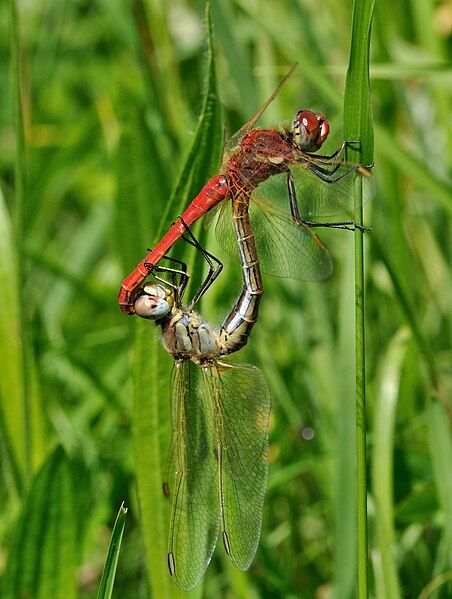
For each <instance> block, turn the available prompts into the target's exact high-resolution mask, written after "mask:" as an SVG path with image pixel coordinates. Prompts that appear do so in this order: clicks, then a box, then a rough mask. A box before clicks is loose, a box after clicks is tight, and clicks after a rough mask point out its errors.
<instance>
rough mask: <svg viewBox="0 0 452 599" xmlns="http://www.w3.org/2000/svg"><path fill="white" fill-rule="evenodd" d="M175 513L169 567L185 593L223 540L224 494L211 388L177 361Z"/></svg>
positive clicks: (190, 365)
mask: <svg viewBox="0 0 452 599" xmlns="http://www.w3.org/2000/svg"><path fill="white" fill-rule="evenodd" d="M171 403H172V428H173V433H172V434H173V441H172V443H173V451H172V454H171V455H172V470H173V473H172V475H170V478H171V479H172V484H171V487H172V514H171V523H170V532H169V539H168V565H169V567H170V571H171V572H172V574H173V577H174V579H175V582H176V583H177V585H178V586H179V587H181V588H182V589H183V590H185V591H189V590H190V589H193V588H194V587H195V586H196V585H197V584H198V582H199V581H200V579H201V578H202V576H203V574H204V572H205V570H206V568H207V566H208V564H209V562H210V559H211V557H212V553H213V551H214V549H215V545H216V542H217V538H218V533H219V526H220V508H219V491H218V485H217V484H216V474H217V470H218V468H217V459H216V445H215V433H214V430H213V426H212V422H213V413H212V401H211V398H210V389H209V388H206V380H205V377H204V375H203V372H202V369H201V368H200V367H199V366H196V365H194V364H193V363H192V362H189V361H185V362H182V363H177V364H176V365H175V370H174V374H173V381H172V401H171Z"/></svg>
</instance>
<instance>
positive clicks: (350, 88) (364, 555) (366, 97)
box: [344, 0, 374, 599]
mask: <svg viewBox="0 0 452 599" xmlns="http://www.w3.org/2000/svg"><path fill="white" fill-rule="evenodd" d="M373 7H374V2H373V0H355V2H354V4H353V20H352V35H351V45H350V59H349V66H348V70H347V79H346V85H345V99H344V129H345V136H346V139H348V140H359V141H360V142H361V143H360V148H359V150H357V152H356V151H355V152H353V154H355V156H354V158H355V159H358V160H359V162H361V164H371V162H372V156H373V140H374V134H373V123H372V110H371V103H370V80H369V48H370V28H371V23H372V14H373ZM350 153H351V152H350ZM356 153H357V154H358V155H356ZM362 193H363V192H362V179H361V178H360V177H357V178H356V184H355V197H354V208H355V222H356V223H357V224H358V225H361V226H362V224H363V196H362ZM355 361H356V363H355V369H356V373H355V377H356V378H355V380H356V388H355V389H356V390H355V394H356V468H357V475H356V484H357V506H356V511H357V525H358V532H357V543H358V589H357V590H358V593H357V594H358V598H359V599H364V598H367V597H368V594H369V582H368V546H367V545H368V544H367V538H368V533H367V451H366V360H365V304H364V244H363V233H362V230H360V229H356V231H355Z"/></svg>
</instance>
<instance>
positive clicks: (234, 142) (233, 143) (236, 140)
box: [224, 64, 296, 156]
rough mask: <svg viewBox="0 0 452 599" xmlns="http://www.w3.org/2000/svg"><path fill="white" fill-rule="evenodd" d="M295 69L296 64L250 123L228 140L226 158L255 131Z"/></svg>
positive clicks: (225, 151)
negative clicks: (252, 130)
mask: <svg viewBox="0 0 452 599" xmlns="http://www.w3.org/2000/svg"><path fill="white" fill-rule="evenodd" d="M295 68H296V65H295V64H294V65H292V66H291V67H290V69H289V71H288V73H287V74H286V75H284V77H283V78H282V79H281V81H280V82H279V83H278V86H277V87H276V89H275V91H274V92H273V93H272V95H271V96H270V97H269V98H268V100H266V101H265V102H264V103H263V104H262V106H261V107H260V108H259V110H258V111H257V112H256V113H255V114H254V115H253V116H252V117H251V118H250V119H249V121H247V122H246V123H245V124H244V125H243V127H241V128H240V129H239V130H238V131H237V132H236V133H234V134H233V135H232V136H231V137H230V138H229V139H228V140H227V142H226V145H225V150H224V154H225V156H229V155H230V154H231V153H232V151H233V150H234V148H236V147H237V146H238V145H239V144H240V142H241V141H242V139H243V137H244V136H245V135H246V134H247V133H248V132H249V131H251V129H254V126H255V125H256V123H257V121H258V120H259V119H260V118H261V116H262V115H263V114H264V112H265V111H266V110H267V108H268V107H269V106H270V104H271V103H272V102H273V100H274V99H275V98H276V96H277V95H278V94H279V92H280V91H281V89H282V87H283V86H284V84H285V83H286V81H287V80H288V79H289V77H290V76H291V75H292V73H293V72H294V70H295Z"/></svg>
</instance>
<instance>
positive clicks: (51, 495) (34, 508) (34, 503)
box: [1, 447, 86, 599]
mask: <svg viewBox="0 0 452 599" xmlns="http://www.w3.org/2000/svg"><path fill="white" fill-rule="evenodd" d="M85 482H86V480H85V476H84V473H83V466H80V465H78V464H76V463H73V462H71V461H70V460H69V459H68V458H67V456H66V454H65V453H64V450H63V449H62V448H61V447H58V448H57V449H56V450H55V451H53V452H52V453H51V454H50V455H49V457H48V458H47V460H46V461H45V462H44V464H43V466H42V468H41V470H40V471H39V472H38V473H37V474H36V477H35V478H34V480H33V482H32V485H31V487H30V490H29V492H28V495H27V498H26V500H25V503H24V505H23V507H22V509H21V513H20V516H19V518H18V520H17V523H16V526H15V529H14V534H13V537H12V540H11V543H10V545H9V551H8V562H7V564H6V568H5V572H4V574H3V579H2V586H1V596H2V597H4V598H5V599H15V598H16V597H37V598H41V597H42V598H44V597H55V599H59V598H61V599H62V598H63V597H66V598H68V599H70V598H72V597H76V596H77V589H76V576H75V574H76V568H77V564H78V562H79V559H80V555H81V547H82V539H83V532H84V530H83V526H82V527H80V521H82V522H84V521H85V518H84V513H83V509H84V508H85V501H84V500H83V496H84V493H85V490H84V488H83V486H84V483H85Z"/></svg>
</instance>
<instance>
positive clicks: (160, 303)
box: [134, 283, 174, 318]
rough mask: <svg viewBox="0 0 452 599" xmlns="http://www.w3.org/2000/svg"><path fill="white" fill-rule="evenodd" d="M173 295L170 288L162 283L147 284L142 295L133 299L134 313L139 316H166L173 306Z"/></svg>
mask: <svg viewBox="0 0 452 599" xmlns="http://www.w3.org/2000/svg"><path fill="white" fill-rule="evenodd" d="M173 303H174V296H173V292H172V291H171V289H168V288H167V287H163V286H162V285H157V284H155V283H153V284H147V285H145V286H144V288H143V293H142V295H140V296H138V298H137V300H136V301H135V305H134V308H135V313H136V314H137V315H138V316H141V318H162V317H164V316H167V315H168V314H169V313H170V312H171V309H172V307H173Z"/></svg>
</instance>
